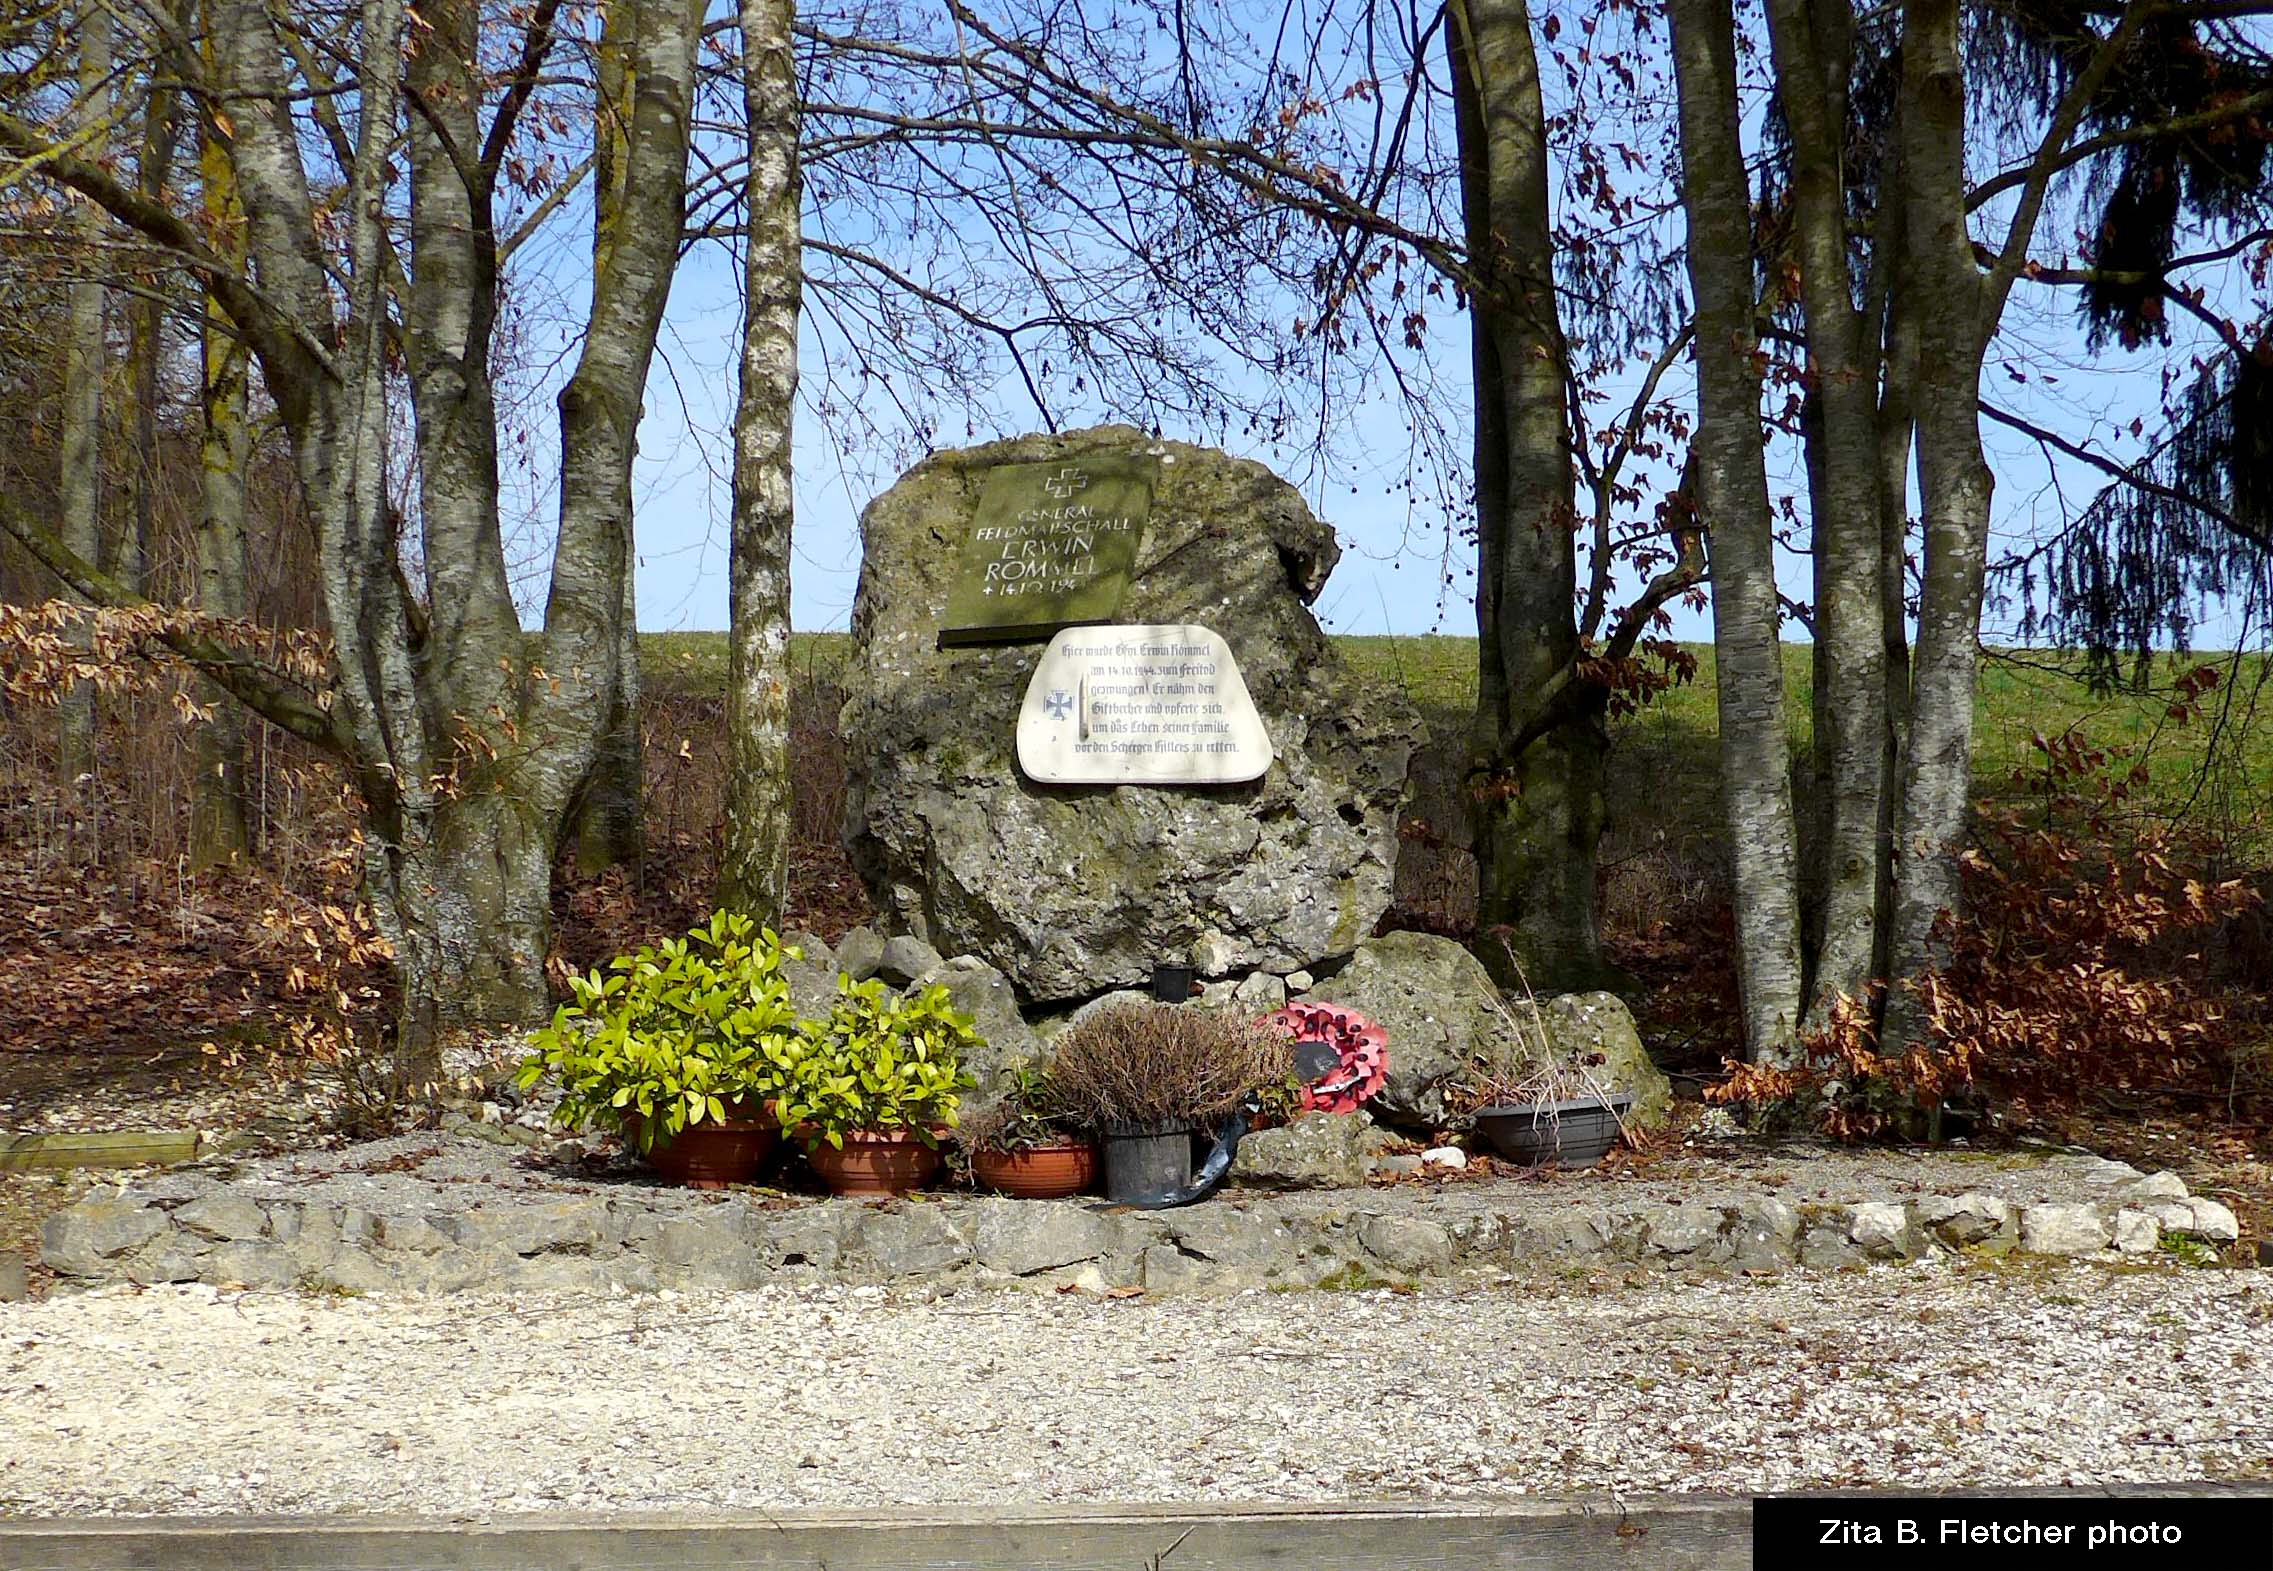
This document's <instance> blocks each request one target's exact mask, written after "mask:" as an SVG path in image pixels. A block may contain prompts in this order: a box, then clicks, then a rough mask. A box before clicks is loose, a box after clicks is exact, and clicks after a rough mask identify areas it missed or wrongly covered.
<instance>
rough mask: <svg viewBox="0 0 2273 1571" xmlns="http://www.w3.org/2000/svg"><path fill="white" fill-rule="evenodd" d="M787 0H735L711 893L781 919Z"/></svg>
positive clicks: (792, 264)
mask: <svg viewBox="0 0 2273 1571" xmlns="http://www.w3.org/2000/svg"><path fill="white" fill-rule="evenodd" d="M795 15H796V7H795V3H794V0H743V3H742V51H743V58H742V70H743V100H744V104H745V107H746V110H747V114H748V118H749V151H750V170H749V175H748V178H747V180H746V182H745V184H744V192H745V210H746V212H747V215H748V227H749V233H748V236H747V238H746V239H745V240H744V242H743V247H744V249H743V263H742V279H743V294H744V299H745V306H744V310H745V312H746V315H745V317H744V320H743V325H742V381H741V389H740V397H739V400H738V403H737V405H736V408H735V411H734V537H733V547H732V555H731V558H730V560H729V562H728V565H727V573H728V577H729V579H730V580H731V586H732V590H731V593H732V616H731V621H732V631H731V633H730V635H729V637H730V639H731V645H730V649H729V655H728V666H727V679H726V734H727V757H728V765H727V778H726V853H725V860H724V863H723V865H722V867H721V869H720V879H719V883H720V890H719V904H720V905H722V906H727V907H731V908H733V909H734V910H738V911H741V912H744V913H746V914H748V915H750V916H753V917H756V918H757V919H758V920H760V921H762V922H768V923H779V922H780V920H781V913H782V910H783V908H784V906H785V905H786V903H787V901H788V896H789V822H790V819H789V808H790V796H791V790H792V786H791V781H790V776H789V676H790V673H789V571H790V566H789V564H790V557H789V538H790V524H791V521H792V519H793V518H794V516H795V496H794V492H793V490H792V487H791V474H790V454H791V448H790V433H791V429H792V426H793V424H794V420H795V415H796V408H797V312H798V303H799V295H800V286H801V280H802V271H801V265H800V250H801V247H802V244H803V227H802V203H801V196H800V192H801V181H800V178H799V172H798V163H797V136H798V101H797V72H796V59H795V55H794V52H793V49H792V44H791V35H790V29H791V25H792V23H793V22H794V20H795Z"/></svg>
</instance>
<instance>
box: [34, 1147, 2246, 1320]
mask: <svg viewBox="0 0 2273 1571" xmlns="http://www.w3.org/2000/svg"><path fill="white" fill-rule="evenodd" d="M1517 1198H1518V1197H1517V1196H1515V1195H1509V1196H1507V1197H1506V1199H1505V1200H1504V1201H1502V1200H1499V1199H1496V1198H1495V1197H1494V1196H1493V1195H1492V1194H1491V1193H1490V1192H1488V1191H1479V1189H1478V1188H1476V1187H1474V1186H1469V1187H1467V1188H1466V1189H1465V1190H1464V1191H1458V1192H1444V1193H1435V1192H1430V1191H1427V1190H1420V1189H1391V1190H1347V1191H1336V1192H1332V1193H1328V1194H1309V1195H1285V1196H1272V1195H1248V1196H1242V1197H1240V1198H1238V1199H1236V1200H1216V1201H1213V1202H1210V1203H1208V1204H1205V1205H1201V1206H1196V1207H1192V1208H1190V1209H1188V1210H1182V1211H1167V1212H1139V1211H1130V1210H1125V1209H1120V1208H1109V1207H1105V1206H1103V1205H1101V1204H1100V1203H1098V1202H1096V1201H1032V1200H1007V1199H1000V1198H991V1197H970V1196H940V1197H923V1198H917V1199H908V1200H901V1201H894V1202H888V1203H882V1204H878V1203H874V1202H867V1203H864V1202H860V1201H854V1200H814V1201H805V1202H798V1201H782V1200H773V1201H766V1202H760V1201H755V1200H753V1199H751V1198H749V1197H745V1196H741V1195H732V1194H729V1195H724V1196H718V1197H705V1196H696V1195H691V1194H688V1193H686V1192H683V1191H681V1192H673V1191H654V1190H645V1191H641V1190H628V1189H618V1190H616V1191H615V1192H613V1193H580V1194H558V1193H535V1194H514V1193H512V1192H509V1191H508V1192H491V1193H487V1194H482V1195H480V1196H479V1197H478V1198H477V1197H476V1196H475V1195H474V1194H472V1193H469V1192H468V1188H467V1187H465V1186H461V1187H458V1188H456V1189H452V1188H451V1187H450V1186H447V1185H437V1186H431V1187H430V1188H428V1187H425V1186H422V1192H421V1194H420V1195H419V1197H418V1199H417V1201H416V1202H415V1203H413V1202H410V1201H399V1200H398V1201H395V1202H389V1201H387V1200H385V1199H375V1200H373V1201H372V1202H370V1203H369V1204H368V1205H365V1204H355V1203H338V1202H335V1201H332V1200H328V1199H325V1198H321V1197H315V1196H311V1197H309V1198H306V1199H295V1198H290V1197H287V1196H279V1195H278V1194H276V1193H275V1192H274V1188H273V1186H268V1187H267V1188H265V1189H263V1190H261V1191H257V1192H251V1193H248V1192H247V1186H238V1185H232V1184H231V1183H230V1182H229V1181H227V1180H224V1179H217V1178H205V1177H197V1176H192V1175H186V1174H177V1175H172V1176H169V1177H167V1178H165V1179H162V1180H158V1181H156V1182H154V1183H152V1184H151V1185H149V1186H148V1187H147V1188H146V1189H145V1190H144V1191H142V1192H139V1193H138V1192H135V1191H132V1190H127V1191H122V1192H119V1193H116V1194H103V1195H97V1196H93V1197H90V1198H88V1199H85V1200H82V1201H80V1202H79V1203H78V1204H76V1205H74V1206H72V1207H70V1208H69V1209H67V1210H65V1211H62V1212H59V1213H57V1214H56V1215H55V1216H54V1217H52V1218H50V1219H49V1221H48V1224H47V1229H46V1234H45V1250H44V1256H45V1259H46V1262H47V1264H48V1265H49V1266H50V1267H52V1268H53V1269H54V1270H55V1271H56V1272H57V1273H58V1275H59V1277H61V1278H63V1279H64V1280H65V1282H66V1283H67V1284H69V1283H77V1284H82V1285H88V1284H95V1283H102V1282H140V1283H157V1282H206V1283H210V1284H212V1285H214V1286H217V1287H233V1286H242V1287H255V1288H291V1287H299V1288H303V1289H311V1290H319V1291H340V1292H353V1293H364V1292H408V1293H448V1292H459V1291H471V1290H483V1289H511V1290H531V1289H534V1290H548V1289H549V1290H561V1291H583V1292H592V1291H608V1290H613V1289H623V1290H629V1291H635V1292H636V1291H653V1290H657V1289H661V1288H679V1289H697V1288H743V1287H754V1286H758V1285H760V1284H763V1283H770V1282H783V1283H796V1282H844V1283H882V1284H898V1285H913V1284H923V1283H932V1284H942V1285H945V1284H956V1285H965V1284H967V1285H1003V1286H1034V1287H1042V1288H1057V1287H1061V1286H1065V1285H1067V1284H1071V1285H1073V1286H1076V1287H1079V1288H1082V1289H1086V1290H1089V1291H1094V1292H1109V1291H1113V1290H1115V1289H1121V1290H1126V1289H1142V1290H1143V1291H1145V1292H1147V1293H1155V1294H1167V1293H1229V1292H1237V1291H1242V1290H1245V1289H1250V1288H1288V1289H1291V1288H1310V1287H1320V1286H1326V1287H1345V1288H1346V1287H1358V1286H1366V1285H1378V1284H1383V1283H1404V1282H1414V1281H1421V1280H1430V1279H1462V1278H1468V1279H1474V1278H1481V1277H1488V1276H1496V1275H1502V1274H1507V1273H1521V1272H1525V1271H1547V1272H1554V1271H1562V1270H1569V1269H1574V1268H1591V1267H1601V1266H1625V1265H1643V1266H1654V1267H1660V1268H1664V1269H1670V1270H1697V1269H1717V1270H1726V1271H1742V1272H1761V1271H1778V1270H1783V1269H1786V1268H1789V1267H1791V1266H1794V1265H1798V1266H1804V1267H1810V1268H1816V1269H1829V1268H1837V1267H1841V1266H1848V1265H1854V1264H1857V1263H1860V1262H1863V1261H1873V1260H1883V1261H1900V1260H1917V1259H1922V1258H1927V1257H1931V1256H1936V1255H1943V1254H1950V1253H1960V1252H1963V1253H1974V1254H1984V1255H1990V1254H2008V1253H2014V1252H2017V1253H2020V1254H2024V1255H2037V1256H2048V1257H2063V1258H2086V1259H2098V1260H2106V1261H2126V1260H2129V1261H2137V1260H2146V1259H2152V1258H2155V1257H2157V1256H2159V1255H2176V1256H2189V1255H2191V1256H2192V1257H2194V1258H2197V1259H2199V1258H2203V1257H2204V1251H2205V1250H2206V1249H2207V1248H2209V1247H2216V1246H2222V1245H2225V1244H2228V1243H2231V1242H2233V1241H2234V1240H2235V1239H2236V1238H2237V1236H2238V1229H2237V1227H2236V1224H2235V1219H2234V1216H2233V1213H2232V1212H2231V1211H2229V1210H2228V1209H2227V1208H2226V1207H2224V1206H2222V1205H2219V1204H2217V1203H2216V1202H2215V1201H2210V1200H2204V1199H2200V1198H2196V1197H2193V1196H2190V1195H2188V1194H2187V1192H2186V1187H2185V1185H2184V1184H2183V1183H2181V1182H2180V1181H2179V1180H2178V1179H2177V1178H2176V1177H2175V1176H2173V1175H2171V1174H2168V1173H2157V1174H2155V1175H2153V1176H2151V1177H2148V1176H2144V1175H2136V1174H2134V1175H2133V1176H2132V1177H2130V1178H2128V1179H2124V1180H2121V1181H2120V1182H2117V1183H2115V1184H2113V1185H2112V1186H2110V1187H2109V1188H2107V1189H2106V1190H2104V1191H2103V1192H2102V1194H2101V1196H2100V1197H2098V1198H2095V1199H2092V1200H2088V1201H2065V1200H2064V1201H2056V1202H2054V1201H2045V1202H2015V1201H2012V1200H2008V1199H2005V1198H2002V1197H2000V1196H1997V1195H1994V1194H1989V1193H1985V1192H1970V1193H1964V1194H1958V1195H1953V1196H1939V1195H1927V1196H1922V1197H1917V1198H1910V1199H1903V1200H1883V1201H1861V1202H1853V1203H1841V1204H1791V1203H1787V1202H1786V1201H1783V1200H1780V1199H1777V1198H1774V1197H1772V1196H1763V1195H1741V1194H1726V1195H1724V1196H1723V1197H1721V1198H1717V1199H1716V1198H1715V1197H1714V1196H1712V1195H1710V1194H1700V1195H1699V1196H1698V1197H1697V1198H1695V1199H1693V1200H1688V1201H1686V1202H1683V1203H1662V1202H1644V1203H1639V1204H1636V1203H1625V1204H1620V1203H1615V1201H1614V1200H1611V1201H1610V1203H1590V1201H1589V1200H1588V1199H1587V1198H1586V1197H1584V1196H1581V1195H1574V1196H1573V1203H1572V1204H1570V1205H1569V1206H1567V1207H1564V1206H1547V1207H1542V1206H1540V1205H1539V1204H1538V1203H1537V1196H1536V1194H1535V1193H1534V1194H1532V1195H1530V1196H1528V1197H1522V1198H1526V1199H1527V1200H1528V1201H1529V1203H1526V1204H1521V1205H1518V1204H1515V1203H1513V1202H1514V1201H1515V1200H1516V1199H1517ZM1605 1199H1606V1200H1609V1197H1605ZM469 1202H470V1203H469Z"/></svg>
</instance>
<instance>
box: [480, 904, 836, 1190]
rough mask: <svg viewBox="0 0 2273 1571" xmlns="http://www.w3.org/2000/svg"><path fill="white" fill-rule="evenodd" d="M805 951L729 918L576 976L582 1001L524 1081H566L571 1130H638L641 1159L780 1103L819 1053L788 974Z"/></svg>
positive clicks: (563, 1009) (552, 1033)
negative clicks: (697, 1127) (630, 1126)
mask: <svg viewBox="0 0 2273 1571" xmlns="http://www.w3.org/2000/svg"><path fill="white" fill-rule="evenodd" d="M796 953H797V952H796V951H795V950H785V949H783V948H782V944H781V939H780V938H779V937H778V936H777V935H776V934H775V933H774V932H773V931H772V929H770V928H760V927H759V926H758V925H757V924H756V923H755V922H753V921H751V920H750V918H748V917H746V916H739V915H736V914H734V913H732V912H726V911H720V912H718V913H716V914H714V915H713V916H712V917H711V919H710V921H709V923H708V925H706V926H703V927H698V928H696V929H694V930H693V931H692V932H690V933H688V934H687V936H686V937H684V938H671V939H665V940H664V941H663V942H662V943H660V944H656V945H654V946H652V947H650V948H645V949H641V950H639V951H638V952H637V953H635V954H630V955H622V956H619V957H617V958H616V959H614V960H612V961H610V962H609V963H608V967H607V973H608V974H605V975H603V974H602V973H601V972H599V971H593V972H591V973H590V974H589V975H585V976H571V977H570V978H569V979H568V988H569V992H570V994H571V995H572V997H571V1000H570V1002H568V1003H565V1004H563V1005H561V1006H560V1008H559V1009H557V1010H555V1011H554V1012H553V1017H552V1024H551V1025H549V1026H547V1027H545V1028H544V1029H543V1030H541V1031H538V1032H537V1033H536V1034H535V1036H534V1037H533V1038H532V1041H533V1044H534V1046H535V1048H536V1051H535V1052H534V1053H532V1054H531V1055H530V1057H529V1058H528V1060H527V1061H526V1062H524V1063H523V1064H522V1065H521V1070H520V1074H519V1076H518V1077H517V1078H518V1082H519V1084H520V1086H521V1088H522V1089H523V1090H527V1089H529V1088H530V1087H532V1086H534V1085H535V1084H536V1083H537V1082H538V1081H540V1080H543V1079H545V1078H546V1077H547V1076H553V1077H556V1078H558V1079H559V1081H560V1083H561V1086H562V1089H563V1095H562V1097H561V1102H560V1107H559V1110H558V1111H557V1112H556V1113H555V1115H554V1116H555V1117H556V1118H557V1119H558V1120H559V1121H560V1122H561V1123H563V1124H566V1125H568V1126H570V1127H572V1128H579V1129H581V1128H586V1127H591V1126H598V1127H600V1128H604V1129H624V1128H625V1127H626V1124H627V1121H632V1122H633V1123H634V1124H635V1126H636V1136H637V1140H638V1143H639V1149H640V1150H641V1151H642V1152H646V1151H650V1150H653V1149H654V1148H655V1147H656V1146H657V1145H663V1144H668V1143H669V1142H670V1141H671V1140H672V1139H673V1138H674V1137H676V1136H677V1135H678V1134H679V1133H680V1132H681V1131H682V1130H684V1129H686V1128H687V1126H688V1125H690V1124H699V1123H701V1122H702V1121H703V1120H705V1119H710V1120H713V1121H723V1120H724V1119H725V1118H726V1117H727V1116H728V1111H729V1105H730V1104H732V1103H735V1102H743V1103H758V1102H766V1101H769V1100H772V1099H774V1098H776V1097H777V1096H778V1095H779V1094H780V1093H781V1092H782V1090H783V1089H784V1088H785V1087H786V1086H787V1085H788V1084H789V1083H790V1080H791V1078H792V1077H793V1075H794V1073H795V1070H796V1067H797V1065H798V1064H799V1063H800V1062H801V1060H802V1059H803V1057H804V1055H805V1053H806V1051H807V1048H808V1041H807V1038H806V1036H805V1033H804V1032H803V1031H802V1030H801V1029H800V1024H799V1021H798V1019H797V1011H796V1008H795V1007H794V1006H793V1005H792V1004H791V1003H790V999H789V984H788V982H786V981H785V980H784V979H783V978H782V975H781V962H782V959H783V957H784V956H785V955H787V956H795V955H796Z"/></svg>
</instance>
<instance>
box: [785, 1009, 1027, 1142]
mask: <svg viewBox="0 0 2273 1571" xmlns="http://www.w3.org/2000/svg"><path fill="white" fill-rule="evenodd" d="M984 1043H985V1038H983V1037H981V1036H980V1035H979V1034H978V1032H977V1031H976V1030H974V1029H973V1026H972V1021H971V1018H970V1016H968V1015H962V1014H957V1013H956V1012H955V1008H954V1005H953V1003H952V1001H951V1000H950V999H949V998H948V994H947V989H946V988H944V987H928V988H925V989H924V990H923V991H922V992H921V993H918V994H915V995H914V996H912V997H908V996H902V995H900V994H897V993H894V992H892V991H890V990H889V989H887V988H886V987H885V986H884V984H883V983H881V982H875V981H869V982H855V981H853V980H852V978H850V977H848V976H839V977H838V978H837V997H836V1003H835V1004H834V1006H833V1007H831V1009H830V1010H829V1017H828V1018H827V1019H826V1020H816V1021H810V1022H808V1023H807V1025H806V1033H805V1041H804V1044H803V1050H802V1051H801V1052H800V1053H799V1054H798V1055H797V1057H796V1059H795V1061H794V1063H793V1064H792V1065H791V1067H790V1074H789V1083H788V1085H787V1087H786V1088H785V1089H784V1090H783V1092H782V1096H781V1099H780V1101H779V1103H778V1104H777V1107H778V1111H779V1113H780V1117H781V1126H782V1128H784V1129H787V1130H791V1131H794V1132H796V1133H797V1134H798V1135H799V1136H800V1137H801V1138H802V1139H804V1141H805V1143H806V1144H807V1145H808V1146H817V1145H819V1144H820V1143H821V1142H823V1141H827V1142H828V1143H829V1144H830V1145H832V1146H835V1147H837V1148H838V1149H840V1150H841V1149H843V1147H844V1140H845V1136H846V1135H848V1134H852V1133H854V1132H856V1131H862V1130H867V1131H872V1132H884V1131H891V1130H906V1131H908V1132H910V1133H912V1134H914V1135H916V1136H917V1137H918V1138H919V1139H921V1140H922V1141H923V1142H924V1144H926V1145H936V1144H937V1143H938V1137H937V1135H936V1134H935V1133H934V1131H935V1130H937V1129H940V1128H953V1127H954V1124H955V1119H956V1111H957V1108H958V1106H959V1105H960V1103H961V1101H962V1097H961V1094H960V1093H961V1092H962V1091H964V1090H965V1089H966V1088H968V1087H969V1086H971V1085H973V1084H975V1082H974V1081H973V1080H972V1079H971V1077H970V1076H969V1075H967V1074H965V1073H964V1072H963V1055H964V1054H965V1053H967V1052H969V1051H970V1050H971V1049H973V1048H976V1047H980V1046H983V1045H984Z"/></svg>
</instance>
